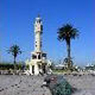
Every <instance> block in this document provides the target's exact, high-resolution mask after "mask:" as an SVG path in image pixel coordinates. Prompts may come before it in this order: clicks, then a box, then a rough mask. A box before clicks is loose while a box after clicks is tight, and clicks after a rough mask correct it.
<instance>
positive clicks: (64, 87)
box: [51, 80, 72, 95]
mask: <svg viewBox="0 0 95 95" xmlns="http://www.w3.org/2000/svg"><path fill="white" fill-rule="evenodd" d="M51 92H52V95H71V93H72V87H71V85H70V84H69V83H68V82H67V81H65V80H63V81H61V82H60V83H57V84H56V85H55V86H54V88H53V89H52V90H51Z"/></svg>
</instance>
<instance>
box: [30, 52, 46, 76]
mask: <svg viewBox="0 0 95 95" xmlns="http://www.w3.org/2000/svg"><path fill="white" fill-rule="evenodd" d="M28 65H29V72H30V74H31V75H39V74H45V73H47V71H48V65H47V57H46V53H43V52H32V58H31V59H30V61H29V62H28Z"/></svg>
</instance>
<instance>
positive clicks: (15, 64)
mask: <svg viewBox="0 0 95 95" xmlns="http://www.w3.org/2000/svg"><path fill="white" fill-rule="evenodd" d="M14 69H16V57H14Z"/></svg>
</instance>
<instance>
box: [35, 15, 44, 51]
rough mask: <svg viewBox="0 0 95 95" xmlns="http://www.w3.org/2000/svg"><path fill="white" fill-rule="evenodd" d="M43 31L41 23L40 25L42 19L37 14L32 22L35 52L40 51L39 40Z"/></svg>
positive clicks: (40, 41)
mask: <svg viewBox="0 0 95 95" xmlns="http://www.w3.org/2000/svg"><path fill="white" fill-rule="evenodd" d="M42 31H43V25H42V20H41V18H40V16H38V17H37V18H36V20H35V23H34V32H35V46H34V48H35V52H41V47H42V40H41V35H42Z"/></svg>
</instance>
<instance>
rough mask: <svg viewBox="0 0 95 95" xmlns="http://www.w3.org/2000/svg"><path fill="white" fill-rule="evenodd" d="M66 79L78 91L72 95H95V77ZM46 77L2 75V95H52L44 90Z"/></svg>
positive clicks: (0, 85) (67, 77) (67, 76)
mask: <svg viewBox="0 0 95 95" xmlns="http://www.w3.org/2000/svg"><path fill="white" fill-rule="evenodd" d="M64 78H66V79H67V81H68V82H69V83H70V84H71V85H72V86H73V87H74V88H76V89H77V91H76V92H75V93H73V94H72V95H95V76H92V75H83V76H79V75H77V76H73V75H65V76H64ZM43 80H44V77H41V76H26V75H23V76H18V75H0V95H51V93H50V91H49V89H48V88H46V87H44V88H42V87H41V85H42V83H43Z"/></svg>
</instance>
